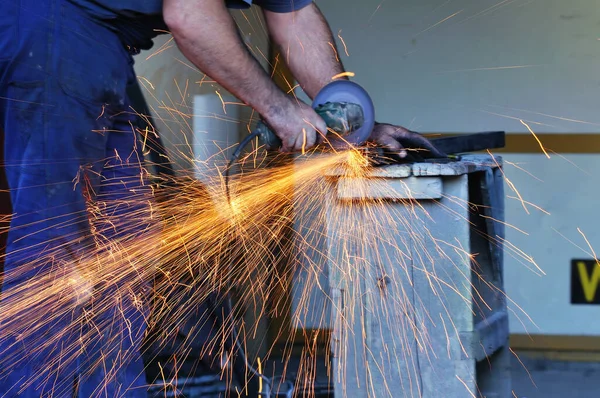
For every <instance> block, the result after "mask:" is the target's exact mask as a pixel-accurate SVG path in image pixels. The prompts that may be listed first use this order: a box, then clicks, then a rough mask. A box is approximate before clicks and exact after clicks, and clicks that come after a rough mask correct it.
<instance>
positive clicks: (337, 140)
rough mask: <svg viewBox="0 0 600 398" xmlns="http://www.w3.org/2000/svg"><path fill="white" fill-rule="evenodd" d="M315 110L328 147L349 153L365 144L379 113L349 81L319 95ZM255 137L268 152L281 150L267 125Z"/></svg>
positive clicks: (354, 84) (340, 81)
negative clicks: (321, 122)
mask: <svg viewBox="0 0 600 398" xmlns="http://www.w3.org/2000/svg"><path fill="white" fill-rule="evenodd" d="M312 107H313V109H314V110H315V112H316V113H317V114H318V115H319V116H321V117H322V118H323V120H324V121H325V124H326V125H327V129H328V132H327V133H328V134H327V137H326V139H325V142H326V145H327V146H330V147H331V148H333V149H338V150H339V149H349V148H351V147H355V146H359V145H361V144H363V143H364V142H365V141H366V140H367V139H368V138H369V137H370V135H371V131H372V130H373V127H374V125H375V110H374V106H373V101H372V100H371V97H369V94H367V92H366V91H365V90H364V89H363V88H362V87H361V86H359V85H358V84H356V83H354V82H351V81H349V80H336V81H333V82H331V83H329V84H327V85H326V86H325V87H323V88H322V89H321V91H319V93H318V94H317V95H316V97H315V99H314V100H313V103H312ZM255 133H256V134H257V135H258V137H259V139H260V141H261V143H262V144H263V145H265V146H266V147H267V149H271V150H275V149H279V148H280V147H281V145H282V143H281V140H280V139H279V137H277V135H275V133H274V132H273V131H272V130H271V129H270V128H269V127H268V126H267V125H266V124H265V123H263V122H259V123H258V125H257V127H256V130H255Z"/></svg>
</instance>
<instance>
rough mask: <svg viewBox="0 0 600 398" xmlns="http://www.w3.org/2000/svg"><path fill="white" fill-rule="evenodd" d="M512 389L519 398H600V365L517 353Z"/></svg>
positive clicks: (514, 362)
mask: <svg viewBox="0 0 600 398" xmlns="http://www.w3.org/2000/svg"><path fill="white" fill-rule="evenodd" d="M517 355H518V356H519V359H520V360H521V362H523V365H524V366H523V365H522V364H520V363H519V359H517V358H515V357H513V359H512V364H511V365H512V372H511V373H512V387H513V391H514V393H515V394H516V397H518V398H598V397H600V362H571V361H568V362H567V361H560V360H549V359H544V358H539V357H534V356H532V355H529V354H527V353H524V352H521V353H517Z"/></svg>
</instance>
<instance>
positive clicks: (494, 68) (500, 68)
mask: <svg viewBox="0 0 600 398" xmlns="http://www.w3.org/2000/svg"><path fill="white" fill-rule="evenodd" d="M534 66H541V65H508V66H491V67H487V68H469V69H453V70H447V71H442V72H438V73H455V72H475V71H483V70H502V69H522V68H532V67H534Z"/></svg>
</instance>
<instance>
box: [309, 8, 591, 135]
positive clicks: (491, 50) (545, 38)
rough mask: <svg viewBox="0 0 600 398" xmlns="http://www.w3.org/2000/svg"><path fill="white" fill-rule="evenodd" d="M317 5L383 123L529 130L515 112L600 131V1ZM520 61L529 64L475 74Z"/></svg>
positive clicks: (556, 128)
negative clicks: (344, 46)
mask: <svg viewBox="0 0 600 398" xmlns="http://www.w3.org/2000/svg"><path fill="white" fill-rule="evenodd" d="M317 3H318V4H319V6H320V7H321V9H322V10H323V12H324V13H325V15H326V16H327V18H328V20H329V21H330V24H331V27H332V30H333V31H334V33H335V34H337V33H338V31H340V30H341V34H340V35H341V36H342V38H343V39H344V41H345V42H346V44H347V47H348V51H349V54H350V56H349V57H346V56H345V54H342V55H343V57H342V58H343V60H344V62H345V65H346V67H347V69H348V70H350V71H353V72H355V73H356V80H357V81H359V82H360V83H361V84H363V85H364V86H365V88H366V89H367V90H368V91H369V92H370V93H371V95H372V96H373V97H374V101H375V104H376V110H377V113H378V117H379V119H382V120H389V121H394V122H397V123H402V124H405V125H410V126H411V127H414V128H415V129H418V130H420V131H430V132H431V131H440V132H447V131H452V130H456V131H480V130H485V129H490V128H494V129H506V130H507V131H512V132H516V131H522V132H526V131H527V130H526V129H525V127H524V126H523V125H521V124H520V122H519V121H518V120H514V119H510V118H509V117H517V118H524V119H527V120H531V121H535V122H537V123H542V124H534V125H532V128H534V130H538V131H545V132H566V131H578V132H596V131H597V130H598V126H599V125H600V113H599V112H598V111H597V110H598V106H597V99H598V89H599V84H600V75H599V74H598V70H599V67H600V51H599V50H600V41H599V40H598V38H599V37H600V32H599V30H600V25H599V23H600V7H599V6H598V2H597V1H594V0H569V1H564V0H543V1H542V0H533V1H532V0H505V1H501V0H452V1H446V0H427V1H423V0H385V1H383V2H382V1H381V0H364V1H360V2H353V3H352V7H349V6H347V2H343V1H341V0H339V1H331V0H327V1H325V0H318V1H317ZM342 3H343V4H344V5H345V6H343V5H342ZM494 5H497V7H495V8H492V7H493V6H494ZM378 7H379V8H378ZM485 10H488V11H487V12H486V11H485ZM457 12H458V14H457V15H455V16H454V17H452V18H450V19H448V20H447V21H445V22H442V23H440V24H439V25H437V26H434V25H435V24H436V23H438V22H440V21H442V20H443V19H445V18H447V17H449V16H451V15H453V14H455V13H457ZM427 29H428V30H427ZM516 66H526V67H522V68H511V69H491V70H473V69H480V68H496V67H516ZM512 108H514V109H512ZM488 112H493V113H499V114H504V115H506V117H502V116H497V115H493V114H491V113H488ZM533 112H539V113H545V114H549V115H554V116H560V117H566V118H571V119H579V120H582V121H585V123H575V122H567V121H565V120H559V119H556V118H551V117H544V116H542V115H536V114H535V113H533Z"/></svg>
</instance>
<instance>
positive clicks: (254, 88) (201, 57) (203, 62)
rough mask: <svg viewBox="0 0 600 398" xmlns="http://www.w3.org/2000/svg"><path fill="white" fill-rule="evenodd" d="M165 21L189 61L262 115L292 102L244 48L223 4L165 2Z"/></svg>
mask: <svg viewBox="0 0 600 398" xmlns="http://www.w3.org/2000/svg"><path fill="white" fill-rule="evenodd" d="M164 17H165V21H166V23H167V25H168V26H169V29H170V30H171V33H172V34H173V37H174V39H175V41H176V43H177V45H178V47H179V48H180V50H181V52H182V53H183V54H184V55H185V56H186V58H188V59H189V60H190V61H191V62H193V63H194V64H195V65H196V66H197V67H198V68H199V69H200V70H202V71H203V72H204V73H206V74H207V75H209V76H210V77H212V78H213V79H215V80H216V81H217V82H218V83H219V84H220V85H222V86H223V87H225V88H226V89H227V90H229V91H230V92H231V93H232V94H234V95H235V96H236V97H237V98H239V99H240V100H242V101H244V102H246V103H247V104H248V105H250V106H251V107H252V108H254V109H256V110H257V111H258V112H259V113H260V114H262V115H263V116H268V114H269V113H272V112H278V111H280V110H278V109H274V108H277V107H278V105H277V104H279V103H282V104H283V103H285V102H286V101H289V99H288V98H287V97H286V95H285V93H283V92H282V91H281V90H280V89H279V88H278V87H277V86H276V85H275V83H273V82H272V80H271V79H270V77H269V75H268V74H267V73H266V72H265V70H264V69H263V68H262V67H261V65H260V64H259V63H258V62H257V61H256V60H255V59H254V57H253V56H252V55H251V54H250V53H249V52H248V50H247V49H246V48H245V47H244V44H243V42H242V41H241V40H240V39H239V36H238V33H237V29H236V26H235V23H234V21H233V19H232V18H231V16H230V14H229V11H228V10H227V8H226V7H225V2H224V1H223V0H195V1H193V0H165V1H164Z"/></svg>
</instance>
